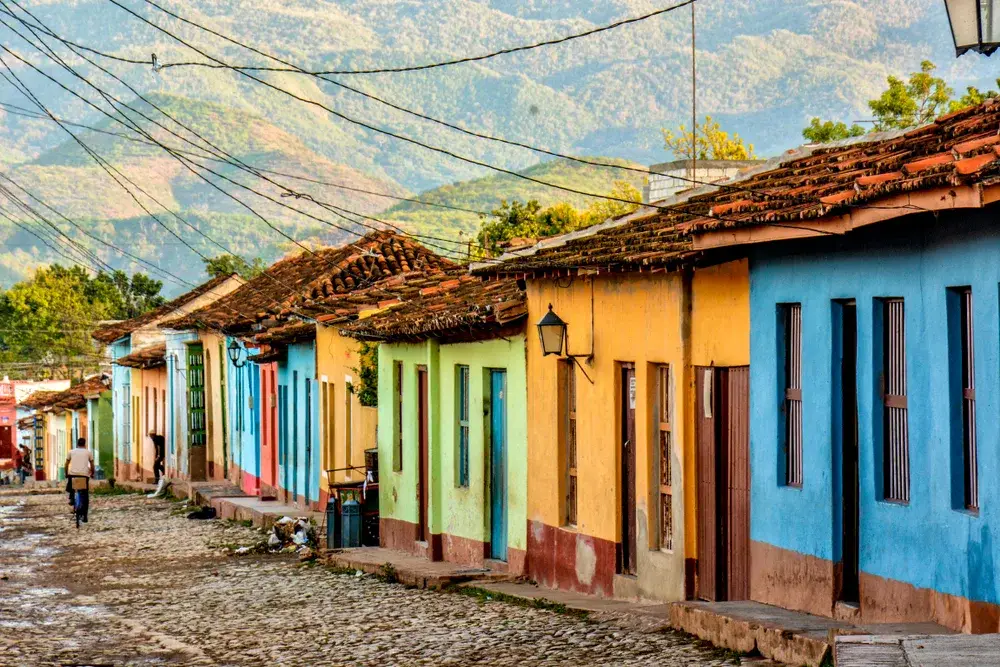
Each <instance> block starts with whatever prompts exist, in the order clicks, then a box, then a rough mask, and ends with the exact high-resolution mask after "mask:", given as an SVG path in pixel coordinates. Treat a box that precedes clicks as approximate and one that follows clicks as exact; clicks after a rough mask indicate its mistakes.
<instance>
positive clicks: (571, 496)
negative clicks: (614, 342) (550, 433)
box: [559, 359, 577, 526]
mask: <svg viewBox="0 0 1000 667" xmlns="http://www.w3.org/2000/svg"><path fill="white" fill-rule="evenodd" d="M559 375H560V378H559V380H560V384H561V393H562V401H561V407H562V410H561V412H562V415H561V416H562V422H563V440H564V442H563V451H564V456H565V460H564V464H565V470H564V473H565V480H566V496H565V501H564V502H565V508H564V512H563V514H564V518H565V521H566V523H567V524H568V525H570V526H575V525H576V508H577V468H576V369H575V368H574V367H573V360H571V359H568V360H565V361H561V362H559Z"/></svg>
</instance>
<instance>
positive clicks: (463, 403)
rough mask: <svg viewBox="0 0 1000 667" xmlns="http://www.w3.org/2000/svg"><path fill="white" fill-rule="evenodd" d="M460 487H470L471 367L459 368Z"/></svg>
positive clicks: (457, 379) (458, 477)
mask: <svg viewBox="0 0 1000 667" xmlns="http://www.w3.org/2000/svg"><path fill="white" fill-rule="evenodd" d="M456 376H457V377H456V382H457V383H458V392H456V393H457V394H458V471H457V472H458V475H457V478H456V479H457V480H458V486H469V367H468V366H458V367H457V372H456Z"/></svg>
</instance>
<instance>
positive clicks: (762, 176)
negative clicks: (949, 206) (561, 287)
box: [473, 100, 1000, 275]
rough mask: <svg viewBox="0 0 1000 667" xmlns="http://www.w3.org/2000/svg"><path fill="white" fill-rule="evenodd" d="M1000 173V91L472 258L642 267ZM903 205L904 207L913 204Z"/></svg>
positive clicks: (487, 270) (515, 271)
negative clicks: (999, 95)
mask: <svg viewBox="0 0 1000 667" xmlns="http://www.w3.org/2000/svg"><path fill="white" fill-rule="evenodd" d="M994 181H1000V101H998V100H991V101H988V102H986V103H984V104H982V105H980V106H978V107H973V108H971V109H965V110H962V111H959V112H956V113H953V114H948V115H946V116H942V117H941V118H939V119H938V120H937V121H935V122H933V123H930V124H928V125H925V126H922V127H918V128H915V129H912V130H909V131H906V132H893V133H883V134H879V135H869V136H867V137H864V138H861V139H860V140H851V141H848V142H838V143H835V144H828V145H822V146H813V147H808V146H807V147H804V148H802V149H797V150H794V151H789V152H788V153H786V154H785V155H784V156H782V157H780V158H777V159H775V160H771V161H769V162H767V163H765V164H763V165H761V166H759V167H757V168H755V169H751V170H750V171H748V172H745V173H744V174H742V175H740V176H737V177H735V178H733V179H731V180H729V181H724V182H722V183H721V184H714V185H711V186H704V187H700V188H698V189H697V190H694V191H691V192H688V193H686V194H684V195H682V196H680V197H677V198H674V199H670V200H665V201H663V202H657V204H660V205H662V206H664V207H669V210H665V209H664V210H660V211H657V212H654V213H650V212H649V211H650V209H649V208H646V209H642V210H641V212H638V213H635V214H632V215H630V216H626V217H624V218H621V219H619V220H613V221H609V222H606V223H603V224H600V225H595V226H594V227H590V228H588V229H585V230H580V231H577V232H572V233H570V234H564V235H562V236H558V237H553V238H550V239H546V240H543V241H541V242H539V243H538V244H536V245H535V246H533V247H531V248H529V249H526V250H520V251H514V252H511V253H508V254H507V255H504V256H503V257H501V258H500V261H499V262H488V263H482V264H478V265H475V266H474V267H473V272H474V273H477V274H484V275H489V274H507V275H520V274H532V273H534V274H537V273H549V272H559V271H562V270H565V269H569V270H576V269H583V270H598V271H643V270H650V269H660V270H662V269H667V270H670V269H672V268H676V267H677V266H678V265H681V264H684V263H688V262H692V261H696V260H698V259H699V257H700V253H697V252H694V251H693V250H692V237H691V236H690V235H689V234H690V233H692V232H694V233H698V232H702V231H710V230H716V229H726V228H734V227H744V226H753V225H764V226H780V225H782V224H783V223H784V224H788V223H795V222H802V221H808V220H812V219H817V218H822V217H824V216H827V215H831V214H838V213H842V212H847V211H849V210H851V209H852V208H855V207H864V206H865V205H866V204H869V203H870V202H874V201H876V200H878V199H882V198H884V197H887V196H892V195H897V194H904V193H910V192H915V191H920V190H928V189H932V188H935V187H942V186H952V187H954V186H959V185H964V184H976V183H987V184H992V183H993V182H994ZM912 212H913V209H912V208H906V207H902V208H900V209H899V215H900V216H902V215H907V214H909V213H912Z"/></svg>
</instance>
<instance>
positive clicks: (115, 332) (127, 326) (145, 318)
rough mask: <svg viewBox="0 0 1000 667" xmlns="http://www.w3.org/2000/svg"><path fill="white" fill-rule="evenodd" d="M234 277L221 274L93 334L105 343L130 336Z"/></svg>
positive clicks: (96, 338) (109, 324) (101, 328)
mask: <svg viewBox="0 0 1000 667" xmlns="http://www.w3.org/2000/svg"><path fill="white" fill-rule="evenodd" d="M230 278H232V276H219V277H217V278H212V279H211V280H209V281H208V282H207V283H204V284H203V285H199V286H198V287H196V288H194V289H193V290H191V291H190V292H186V293H184V294H182V295H180V296H179V297H177V298H176V299H173V300H171V301H168V302H167V303H165V304H163V305H162V306H160V307H159V308H156V309H154V310H151V311H149V312H148V313H146V314H145V315H140V316H139V317H134V318H132V319H131V320H122V321H120V322H110V323H108V324H105V325H103V326H100V327H98V328H97V329H95V330H94V333H93V334H92V336H93V337H94V339H95V340H97V341H98V342H101V343H104V344H105V345H107V344H110V343H113V342H115V341H116V340H118V339H119V338H124V337H125V336H128V335H129V334H131V333H132V332H133V331H135V330H136V329H141V328H142V327H144V326H146V325H149V324H152V323H153V322H155V321H156V320H158V319H160V318H161V317H164V316H165V315H169V314H170V313H171V312H172V311H174V310H177V309H178V308H181V307H182V306H184V305H185V304H187V303H189V302H191V301H193V300H194V299H197V298H198V297H200V296H202V295H203V294H207V293H208V292H210V291H211V290H213V289H215V288H216V287H218V286H219V285H221V284H222V283H224V282H226V281H227V280H229V279H230Z"/></svg>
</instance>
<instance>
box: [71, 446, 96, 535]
mask: <svg viewBox="0 0 1000 667" xmlns="http://www.w3.org/2000/svg"><path fill="white" fill-rule="evenodd" d="M93 476H94V455H93V454H91V453H90V450H89V449H87V440H86V439H85V438H80V439H78V440H77V441H76V448H75V449H73V450H72V451H70V453H69V455H68V456H67V457H66V490H67V491H69V504H70V505H74V504H75V503H74V502H73V494H74V493H79V494H80V505H81V514H83V521H84V523H86V522H87V512H88V510H89V509H90V489H82V490H80V491H74V490H73V478H74V477H86V478H87V479H90V478H91V477H93Z"/></svg>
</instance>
